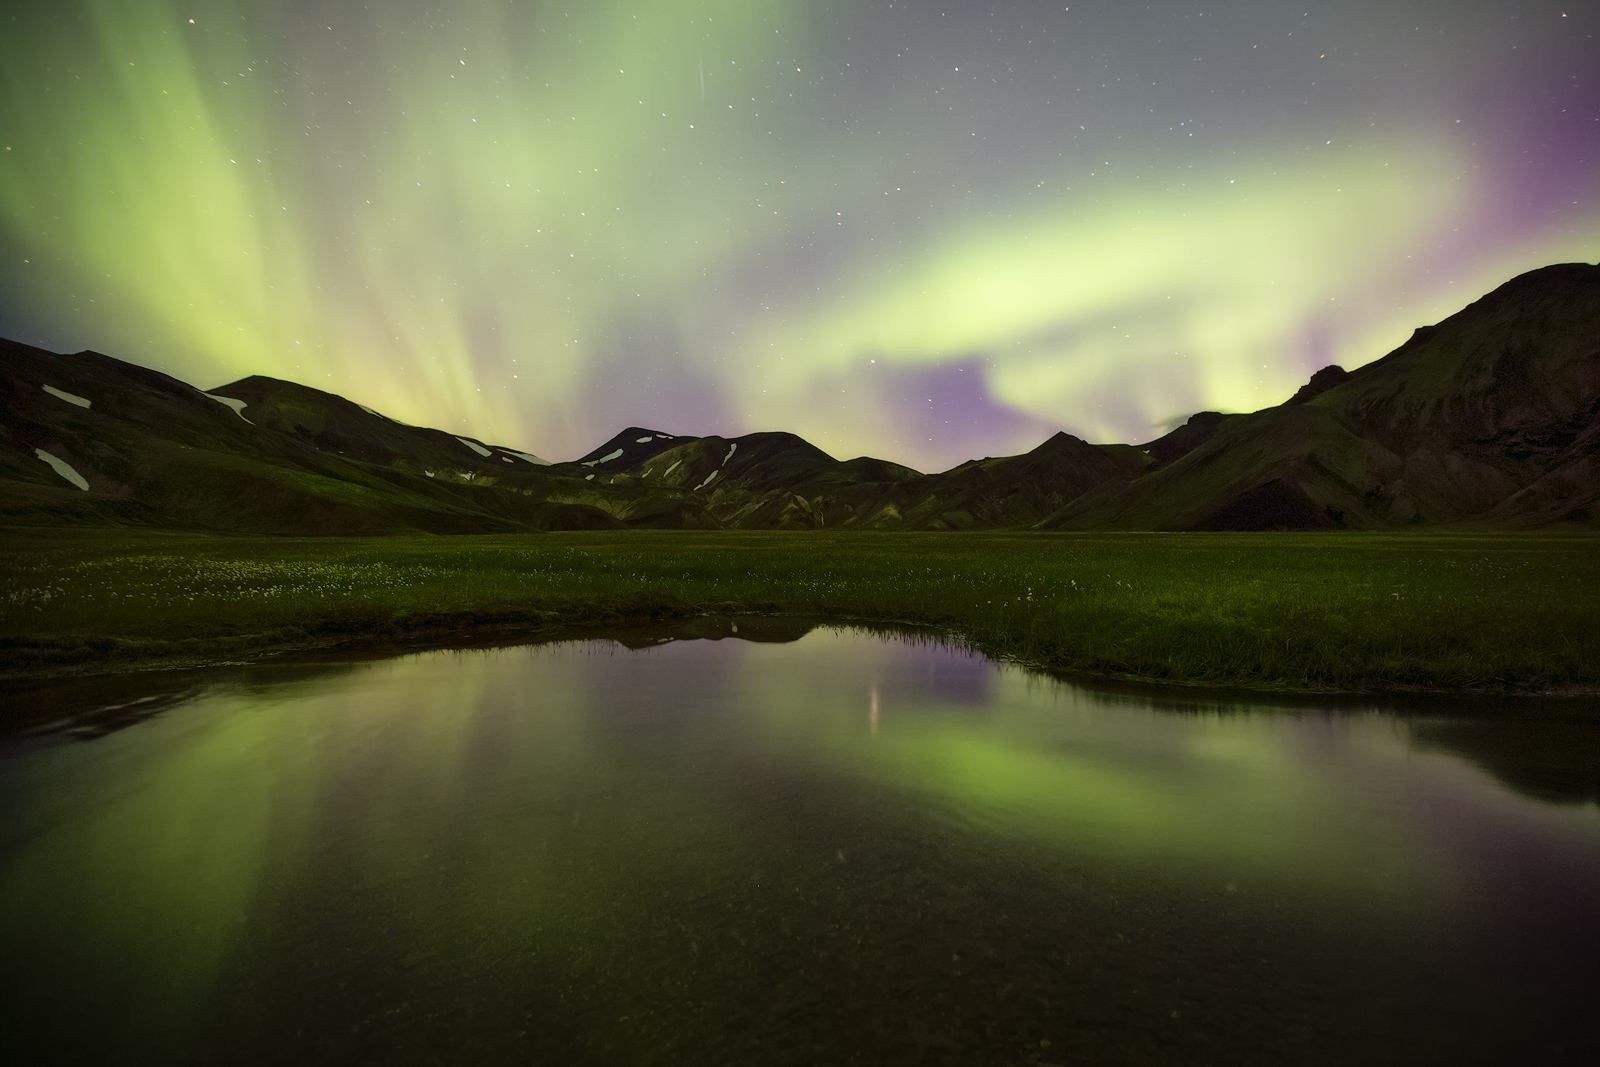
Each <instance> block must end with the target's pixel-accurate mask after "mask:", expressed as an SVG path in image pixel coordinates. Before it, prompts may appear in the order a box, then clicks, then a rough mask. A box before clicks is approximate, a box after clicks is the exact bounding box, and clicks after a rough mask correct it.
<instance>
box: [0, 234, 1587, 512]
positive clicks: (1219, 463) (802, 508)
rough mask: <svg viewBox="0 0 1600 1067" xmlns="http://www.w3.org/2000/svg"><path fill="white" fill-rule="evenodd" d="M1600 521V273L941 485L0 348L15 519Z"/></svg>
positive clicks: (1551, 276)
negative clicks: (1136, 427)
mask: <svg viewBox="0 0 1600 1067" xmlns="http://www.w3.org/2000/svg"><path fill="white" fill-rule="evenodd" d="M1445 524H1466V525H1468V526H1471V527H1479V528H1500V529H1506V528H1516V529H1527V528H1538V527H1550V526H1579V527H1589V528H1592V527H1594V526H1596V525H1600V266H1593V265H1589V264H1583V263H1570V264H1560V265H1556V266H1550V267H1544V268H1542V269H1539V270H1535V271H1531V272H1529V273H1527V274H1523V275H1520V276H1519V277H1517V278H1514V279H1512V280H1511V281H1509V282H1507V283H1505V284H1504V285H1502V286H1500V287H1499V288H1497V289H1495V290H1494V291H1493V292H1491V293H1489V294H1488V295H1486V296H1484V297H1483V298H1481V299H1480V300H1478V301H1476V302H1475V303H1473V304H1471V305H1470V306H1468V307H1466V308H1464V309H1463V310H1461V311H1459V312H1457V313H1456V314H1454V315H1452V316H1450V317H1449V318H1447V319H1445V320H1444V321H1443V322H1440V323H1438V324H1437V325H1434V326H1425V327H1422V328H1420V329H1418V330H1417V331H1416V332H1415V333H1414V334H1413V335H1412V337H1411V338H1410V339H1409V340H1408V341H1407V342H1406V343H1405V344H1403V345H1401V346H1400V347H1399V348H1397V349H1396V350H1395V351H1393V352H1391V353H1389V354H1388V355H1386V356H1384V357H1383V358H1381V359H1378V360H1376V361H1374V362H1372V363H1369V364H1367V365H1366V366H1363V367H1361V368H1359V369H1357V370H1355V371H1350V372H1346V371H1344V370H1342V369H1341V368H1339V367H1327V368H1324V369H1323V370H1320V371H1318V372H1317V373H1316V374H1315V375H1313V376H1312V378H1311V380H1310V381H1309V382H1308V383H1307V384H1306V385H1305V386H1303V387H1302V388H1301V389H1300V390H1299V391H1298V392H1297V393H1295V394H1294V395H1293V396H1292V397H1290V398H1289V399H1287V400H1286V401H1285V402H1284V403H1282V404H1280V405H1278V406H1276V407H1271V408H1265V409H1263V410H1261V411H1256V412H1252V413H1248V414H1223V413H1220V412H1213V411H1206V412H1200V413H1198V414H1196V415H1194V416H1193V417H1191V418H1190V419H1189V420H1188V421H1187V422H1186V423H1184V424H1183V425H1181V426H1179V427H1178V428H1177V429H1175V430H1173V431H1172V432H1171V433H1168V434H1166V435H1165V436H1163V437H1159V438H1157V439H1155V440H1153V441H1149V442H1146V443H1144V444H1141V445H1128V444H1110V445H1106V444H1100V445H1096V444H1089V443H1088V442H1085V441H1083V440H1080V439H1079V438H1076V437H1073V436H1071V435H1070V434H1066V433H1058V434H1056V435H1055V436H1053V437H1051V438H1050V439H1049V440H1047V441H1045V442H1044V443H1043V444H1041V445H1039V447H1037V448H1035V449H1034V450H1033V451H1031V452H1028V453H1025V454H1023V455H1019V456H1004V457H998V458H986V459H981V460H971V461H968V462H966V463H963V464H961V465H960V466H957V467H955V468H953V469H951V470H948V471H944V472H941V473H937V474H922V473H919V472H917V471H915V470H912V469H911V468H909V467H904V466H901V465H899V464H897V463H893V462H889V461H887V460H881V459H872V458H868V457H861V458H858V459H850V460H842V461H841V460H837V459H835V458H833V457H832V456H830V455H828V454H827V453H826V452H823V451H822V450H821V449H819V448H817V447H816V446H814V445H812V444H810V443H809V442H807V441H805V440H803V439H801V438H799V437H797V436H795V435H794V434H789V433H781V432H772V433H753V434H746V435H744V436H741V437H731V438H724V437H716V436H712V437H684V436H676V435H673V434H669V433H663V432H661V431H658V430H651V429H647V428H643V427H637V426H630V427H628V428H627V429H625V430H623V431H622V432H621V433H619V434H617V435H616V436H614V437H612V438H611V439H610V440H608V441H606V442H605V443H604V444H602V445H600V446H599V447H598V448H596V449H595V450H594V451H592V452H590V453H589V454H588V455H585V456H582V457H580V458H579V459H576V460H573V461H570V462H558V463H551V462H548V461H546V460H544V459H541V458H540V457H538V456H535V455H532V454H530V453H528V452H524V451H521V450H518V449H515V448H511V447H507V446H504V445H495V444H489V443H487V442H484V441H480V440H477V439H476V438H472V437H463V436H458V435H455V434H450V433H446V432H444V431H442V430H432V429H426V428H423V427H417V426H410V425H407V424H405V423H402V422H399V421H396V420H394V419H391V418H389V417H387V416H385V415H382V414H380V413H378V412H376V411H374V410H372V409H371V408H368V407H364V406H362V405H360V404H358V403H355V402H352V401H350V400H346V399H344V398H343V397H339V396H335V395H333V394H331V393H326V392H323V391H321V390H317V389H313V388H310V387H308V386H303V385H297V384H295V383H293V382H286V381H281V380H278V379H276V378H268V377H262V376H253V377H249V378H243V379H241V380H239V381H236V382H232V383H230V384H228V385H223V386H219V387H217V388H214V389H211V390H208V391H202V390H200V389H197V388H195V387H194V386H191V385H188V384H186V383H184V382H181V381H179V380H177V379H176V378H172V377H169V376H168V375H165V374H161V373H159V372H157V371H154V370H149V369H146V368H143V367H139V366H136V365H134V364H130V363H126V362H123V361H121V360H117V359H114V358H112V357H110V356H105V355H101V354H99V353H96V352H79V353H76V354H74V355H61V354H58V353H54V352H48V351H45V350H43V349H39V348H33V347H30V346H28V345H24V344H20V343H17V342H14V341H0V525H3V526H13V527H16V526H27V527H40V526H124V527H154V528H165V529H181V530H195V531H213V532H225V533H267V534H285V535H315V534H376V533H389V532H398V531H405V530H416V531H427V532H432V533H479V532H509V531H518V530H569V529H623V528H629V527H632V528H655V529H664V528H672V529H791V530H792V529H895V530H980V529H1039V530H1270V529H1280V530H1320V529H1341V528H1349V529H1388V528H1396V527H1407V526H1418V525H1424V526H1438V525H1445Z"/></svg>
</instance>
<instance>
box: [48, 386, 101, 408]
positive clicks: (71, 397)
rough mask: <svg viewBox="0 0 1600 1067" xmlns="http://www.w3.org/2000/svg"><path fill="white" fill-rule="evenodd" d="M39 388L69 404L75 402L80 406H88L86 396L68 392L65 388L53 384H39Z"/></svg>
mask: <svg viewBox="0 0 1600 1067" xmlns="http://www.w3.org/2000/svg"><path fill="white" fill-rule="evenodd" d="M39 388H40V389H43V390H44V391H45V392H47V393H49V394H50V395H51V396H54V397H59V398H60V399H62V400H65V401H66V402H67V403H69V404H76V405H78V406H79V407H80V408H86V407H88V406H89V401H88V400H87V399H86V398H84V397H81V396H79V395H78V394H76V393H69V392H67V391H66V390H65V389H57V388H56V387H55V386H53V385H41V386H39Z"/></svg>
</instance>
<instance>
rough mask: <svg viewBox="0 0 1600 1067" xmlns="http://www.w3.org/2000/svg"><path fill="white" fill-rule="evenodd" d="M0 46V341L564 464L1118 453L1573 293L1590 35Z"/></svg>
mask: <svg viewBox="0 0 1600 1067" xmlns="http://www.w3.org/2000/svg"><path fill="white" fill-rule="evenodd" d="M0 11H3V14H0V139H3V141H4V145H3V151H0V263H3V278H4V292H3V294H0V334H4V335H5V336H8V337H12V338H15V339H18V340H22V341H26V342H29V343H33V344H39V345H42V346H44V347H49V348H54V349H57V350H64V351H71V350H76V349H80V348H85V347H90V348H95V349H98V350H100V351H104V352H107V353H110V354H113V355H117V356H120V357H122V358H125V359H129V360H132V361H134V362H139V363H144V364H146V365H149V366H153V367H156V368H158V369H161V370H164V371H166V372H168V373H171V374H174V375H176V376H178V377H181V378H184V379H185V380H190V381H194V382H195V383H196V384H199V385H202V386H215V385H218V384H221V383H222V382H225V381H229V380H232V379H234V378H238V377H242V376H244V375H247V374H257V373H260V374H270V375H274V376H277V377H283V378H288V379H291V380H295V381H300V382H305V383H307V384H310V385H316V386H319V387H321V388H325V389H328V390H331V391H333V392H337V393H340V394H343V395H345V396H349V397H351V398H352V399H355V400H358V401H360V402H362V403H365V404H369V405H372V406H375V407H377V408H379V409H380V410H383V411H384V412H386V413H388V414H391V415H393V416H395V417H397V418H400V419H404V420H406V421H408V422H413V423H419V424H425V425H431V426H438V427H441V428H443V429H448V430H452V431H456V432H463V433H470V434H472V435H474V436H477V437H481V438H483V439H485V440H492V441H495V442H499V443H504V444H507V445H512V446H517V447H522V448H526V449H529V450H531V451H534V452H537V453H539V454H540V455H544V456H547V457H550V458H554V459H567V458H572V457H574V456H576V455H578V454H580V453H582V452H584V451H586V450H588V449H589V448H592V447H593V446H594V445H596V444H598V443H599V442H600V441H602V440H604V439H605V438H606V437H608V436H610V434H611V433H613V432H614V431H615V430H616V429H619V428H621V427H622V426H623V425H626V424H629V423H637V424H641V425H648V426H651V427H654V428H659V429H662V430H666V431H669V432H673V433H680V434H710V433H719V434H723V435H733V434H738V433H745V432H750V431H754V430H767V429H786V430H791V431H794V432H796V433H799V434H801V435H802V436H805V437H807V438H808V439H810V440H812V441H814V442H815V443H817V444H818V445H820V446H821V447H823V448H825V449H827V450H828V451H830V452H832V453H833V454H835V455H837V456H840V457H849V456H853V455H858V454H862V453H869V454H874V455H879V456H882V457H885V458H889V459H894V460H897V461H900V462H904V463H908V464H910V465H912V466H916V467H918V468H919V469H923V470H933V469H939V468H942V467H946V466H949V465H952V464H954V463H956V462H959V461H960V460H962V459H965V458H968V457H970V456H977V455H984V454H1003V453H1006V452H1015V451H1020V450H1024V449H1026V448H1030V447H1032V446H1033V445H1034V444H1037V443H1038V442H1039V441H1040V440H1042V439H1043V438H1044V437H1045V436H1048V434H1050V433H1052V432H1054V431H1055V430H1057V429H1065V430H1068V431H1069V432H1072V433H1075V434H1078V435H1080V436H1083V437H1085V438H1087V439H1089V440H1093V441H1113V440H1122V441H1142V440H1147V439H1149V438H1151V437H1153V436H1156V435H1157V434H1158V433H1160V432H1161V430H1162V428H1163V426H1165V425H1166V424H1167V423H1169V422H1170V421H1171V420H1172V419H1174V418H1181V417H1183V416H1186V415H1187V414H1189V413H1190V412H1193V411H1196V410H1200V409H1202V408H1217V409H1222V410H1250V409H1253V408H1257V407H1261V406H1264V405H1266V404H1271V403H1276V402H1278V401H1280V400H1282V399H1283V398H1284V397H1285V396H1287V395H1288V394H1289V393H1290V392H1292V391H1293V389H1294V388H1295V387H1296V386H1297V385H1299V384H1300V383H1301V382H1303V381H1304V380H1305V379H1306V378H1307V377H1308V376H1309V375H1310V373H1311V372H1312V371H1313V370H1315V369H1316V368H1318V367H1320V366H1322V365H1324V364H1326V363H1330V362H1339V363H1342V364H1343V365H1345V366H1346V367H1347V368H1348V367H1354V366H1358V365H1360V364H1363V363H1365V362H1368V361H1370V360H1371V359H1374V358H1376V357H1378V356H1380V355H1382V354H1383V353H1384V352H1386V351H1388V350H1389V349H1390V348H1392V347H1393V346H1394V345H1396V344H1398V343H1399V342H1400V341H1402V340H1404V338H1405V337H1406V336H1407V335H1408V334H1409V332H1410V330H1411V329H1412V328H1413V327H1415V326H1417V325H1420V324H1423V323H1426V322H1432V321H1436V320H1437V319H1439V318H1442V317H1443V316H1445V315H1447V314H1449V313H1451V312H1452V311H1455V310H1457V309H1458V308H1460V307H1461V306H1462V305H1464V304H1465V303H1467V302H1468V301H1470V300H1472V299H1475V298H1476V297H1477V296H1479V295H1481V294H1482V293H1483V292H1485V291H1487V290H1488V289H1490V288H1492V287H1493V286H1494V285H1496V284H1498V283H1499V282H1501V281H1503V280H1505V279H1507V278H1509V277H1511V276H1512V275H1514V274H1516V273H1518V272H1520V271H1523V270H1527V269H1531V268H1533V267H1536V266H1540V265H1543V264H1546V263H1551V262H1559V261H1564V260H1586V261H1594V260H1595V259H1596V257H1597V251H1600V201H1597V200H1596V198H1595V195H1594V194H1595V190H1596V189H1597V188H1600V85H1597V83H1596V76H1595V75H1596V72H1597V71H1600V62H1597V60H1600V49H1597V44H1596V33H1597V30H1600V25H1597V24H1600V13H1597V11H1596V9H1595V8H1594V7H1593V6H1592V5H1578V4H1572V5H1571V6H1570V7H1564V6H1563V4H1562V3H1546V2H1543V0H1516V2H1512V0H1499V2H1488V0H1481V2H1458V3H1440V2H1418V0H1399V2H1379V0H1348V2H1343V3H1339V4H1318V5H1310V4H1300V5H1291V4H1286V3H1281V2H1266V0H1233V2H1222V3H1215V4H1207V3H1192V4H1191V3H1173V2H1154V3H1150V4H1123V3H1109V2H1090V3H1079V2H1073V3H1071V4H1060V3H1056V4H1044V3H1026V2H1016V3H982V4H980V3H970V2H969V3H943V4H939V3H924V2H909V3H908V2H903V0H896V2H894V3H886V2H876V3H826V2H818V0H809V2H799V0H794V2H754V0H704V2H700V0H678V2H667V0H659V2H636V3H621V2H609V0H596V2H591V3H567V4H557V3H536V2H514V0H459V2H455V3H449V4H439V3H422V2H416V0H393V2H388V3H373V4H357V3H353V2H334V0H320V2H319V0H283V2H277V3H259V2H258V3H245V2H230V0H203V2H202V0H196V2H193V3H186V4H180V3H170V2H167V0H60V2H58V3H52V4H36V3H22V2H9V3H7V4H6V5H5V6H4V7H3V8H0Z"/></svg>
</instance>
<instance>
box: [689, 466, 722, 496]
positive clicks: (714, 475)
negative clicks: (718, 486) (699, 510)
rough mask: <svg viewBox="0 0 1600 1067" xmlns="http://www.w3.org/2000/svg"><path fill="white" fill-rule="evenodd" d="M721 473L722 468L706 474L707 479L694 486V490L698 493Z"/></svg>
mask: <svg viewBox="0 0 1600 1067" xmlns="http://www.w3.org/2000/svg"><path fill="white" fill-rule="evenodd" d="M721 473H722V471H721V470H720V469H718V470H714V471H712V472H711V473H710V474H708V475H706V480H705V481H703V482H701V483H700V484H699V485H697V486H695V487H694V491H695V492H696V493H698V492H699V491H700V490H702V489H704V488H705V487H706V486H708V485H710V484H711V481H712V479H713V478H715V477H716V476H717V475H719V474H721Z"/></svg>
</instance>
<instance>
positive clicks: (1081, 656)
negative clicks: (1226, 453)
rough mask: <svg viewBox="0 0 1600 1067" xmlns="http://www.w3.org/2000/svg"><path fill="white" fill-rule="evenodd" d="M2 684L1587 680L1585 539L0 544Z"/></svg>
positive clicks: (615, 536) (669, 537)
mask: <svg viewBox="0 0 1600 1067" xmlns="http://www.w3.org/2000/svg"><path fill="white" fill-rule="evenodd" d="M3 543H4V544H5V546H6V551H5V552H4V553H3V556H4V561H3V563H0V613H3V618H0V670H3V671H4V672H5V673H7V674H9V675H10V676H12V677H18V676H22V675H29V674H39V673H46V672H55V671H66V670H82V669H102V668H107V667H110V668H119V667H122V666H128V665H150V664H152V663H155V662H159V661H161V660H163V659H166V660H185V661H192V660H196V659H208V658H210V659H218V658H229V659H238V658H247V657H248V656H251V655H257V654H262V653H266V652H271V651H274V650H279V649H288V648H295V647H306V646H313V645H325V644H328V643H333V642H340V641H347V640H365V639H380V640H381V639H387V638H399V637H410V638H417V637H419V636H420V637H423V638H427V637H429V636H431V635H442V634H447V633H452V632H455V633H459V632H461V631H464V630H474V629H476V630H494V629H496V628H498V629H501V630H505V631H507V632H513V633H530V634H531V633H535V632H538V631H540V630H549V629H552V628H571V627H585V626H604V625H607V624H613V623H617V622H623V621H628V622H634V621H641V620H645V619H651V618H657V619H665V618H681V617H685V616H689V615H697V614H706V613H728V612H739V613H750V612H756V613H771V614H790V615H803V616H811V617H816V618H821V619H826V620H839V621H862V622H869V623H876V624H891V625H892V624H910V625H915V626H923V627H934V628H937V629H940V630H943V631H946V632H949V633H951V634H953V635H955V636H956V637H958V638H959V639H961V640H964V641H966V642H968V643H970V644H971V645H973V646H974V647H976V648H979V649H981V650H982V651H984V652H986V653H989V654H991V655H995V656H1002V657H1007V658H1011V659H1014V660H1017V661H1020V662H1024V663H1028V664H1033V665H1037V666H1041V667H1045V668H1049V669H1052V670H1057V671H1064V672H1078V673H1084V674H1096V675H1105V676H1120V677H1135V678H1141V679H1150V680H1156V681H1165V682H1179V683H1192V684H1206V685H1217V686H1229V687H1247V688H1258V689H1279V690H1284V689H1293V690H1310V691H1397V690H1410V689H1415V690H1434V691H1449V692H1473V691H1481V692H1551V693H1576V692H1589V693H1593V692H1600V551H1597V550H1600V538H1596V537H1594V536H1592V535H1570V536H1569V535H1558V534H1541V535H1508V534H1481V535H1472V534H1448V535H1442V534H1362V533H1339V534H1125V533H1117V534H1014V533H997V534H979V533H962V534H884V533H861V534H824V533H695V532H681V531H660V532H646V531H629V532H618V533H609V532H608V533H594V532H588V533H555V534H534V535H498V536H472V537H424V536H417V537H387V538H339V539H333V538H304V539H287V538H222V537H199V536H182V535H171V534H139V535H132V534H127V533H107V532H98V533H96V532H50V533H48V534H45V533H37V532H36V533H31V534H30V533H27V532H13V533H12V534H10V535H7V536H6V537H5V539H4V542H3Z"/></svg>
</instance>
